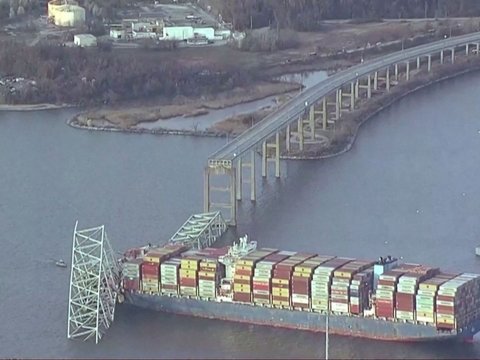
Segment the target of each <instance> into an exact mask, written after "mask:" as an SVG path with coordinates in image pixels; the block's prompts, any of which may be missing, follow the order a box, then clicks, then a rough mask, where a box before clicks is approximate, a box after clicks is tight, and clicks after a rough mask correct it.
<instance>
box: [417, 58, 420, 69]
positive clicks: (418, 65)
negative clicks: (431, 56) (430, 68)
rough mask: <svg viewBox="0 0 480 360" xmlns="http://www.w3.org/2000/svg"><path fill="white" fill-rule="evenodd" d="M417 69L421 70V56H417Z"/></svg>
mask: <svg viewBox="0 0 480 360" xmlns="http://www.w3.org/2000/svg"><path fill="white" fill-rule="evenodd" d="M417 70H420V56H418V57H417Z"/></svg>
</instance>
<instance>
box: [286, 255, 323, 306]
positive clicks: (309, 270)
mask: <svg viewBox="0 0 480 360" xmlns="http://www.w3.org/2000/svg"><path fill="white" fill-rule="evenodd" d="M332 258H333V256H323V255H317V256H314V257H312V258H310V259H307V260H305V261H304V262H302V263H300V264H298V265H296V266H295V267H294V269H293V274H292V306H293V308H294V309H295V310H305V309H310V308H311V301H310V297H311V289H310V287H311V282H312V275H313V271H314V270H315V269H316V268H317V267H318V266H320V265H321V264H323V263H324V262H326V261H328V260H330V259H332Z"/></svg>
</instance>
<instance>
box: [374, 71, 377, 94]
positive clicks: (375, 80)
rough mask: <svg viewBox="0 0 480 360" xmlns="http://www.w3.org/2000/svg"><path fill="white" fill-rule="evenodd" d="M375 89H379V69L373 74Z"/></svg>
mask: <svg viewBox="0 0 480 360" xmlns="http://www.w3.org/2000/svg"><path fill="white" fill-rule="evenodd" d="M373 90H375V91H377V90H378V71H375V74H374V75H373Z"/></svg>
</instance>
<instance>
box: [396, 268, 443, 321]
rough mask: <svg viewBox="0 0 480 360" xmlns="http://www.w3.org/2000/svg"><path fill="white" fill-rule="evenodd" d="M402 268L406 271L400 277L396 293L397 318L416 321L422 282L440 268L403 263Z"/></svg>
mask: <svg viewBox="0 0 480 360" xmlns="http://www.w3.org/2000/svg"><path fill="white" fill-rule="evenodd" d="M400 270H401V271H403V270H405V271H406V272H405V273H404V274H403V275H402V276H401V277H400V278H399V280H398V284H397V293H396V295H395V318H396V319H397V320H405V321H412V322H413V321H415V314H416V300H415V296H416V294H417V290H418V285H419V283H420V282H422V281H424V280H427V279H430V278H431V277H433V276H435V275H436V274H437V273H438V272H439V269H438V268H431V267H426V266H423V265H411V264H402V265H401V266H400Z"/></svg>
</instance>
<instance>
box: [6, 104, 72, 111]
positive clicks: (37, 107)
mask: <svg viewBox="0 0 480 360" xmlns="http://www.w3.org/2000/svg"><path fill="white" fill-rule="evenodd" d="M76 106H77V105H73V104H61V105H57V104H48V103H45V104H0V111H43V110H56V109H66V108H73V107H76Z"/></svg>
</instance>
